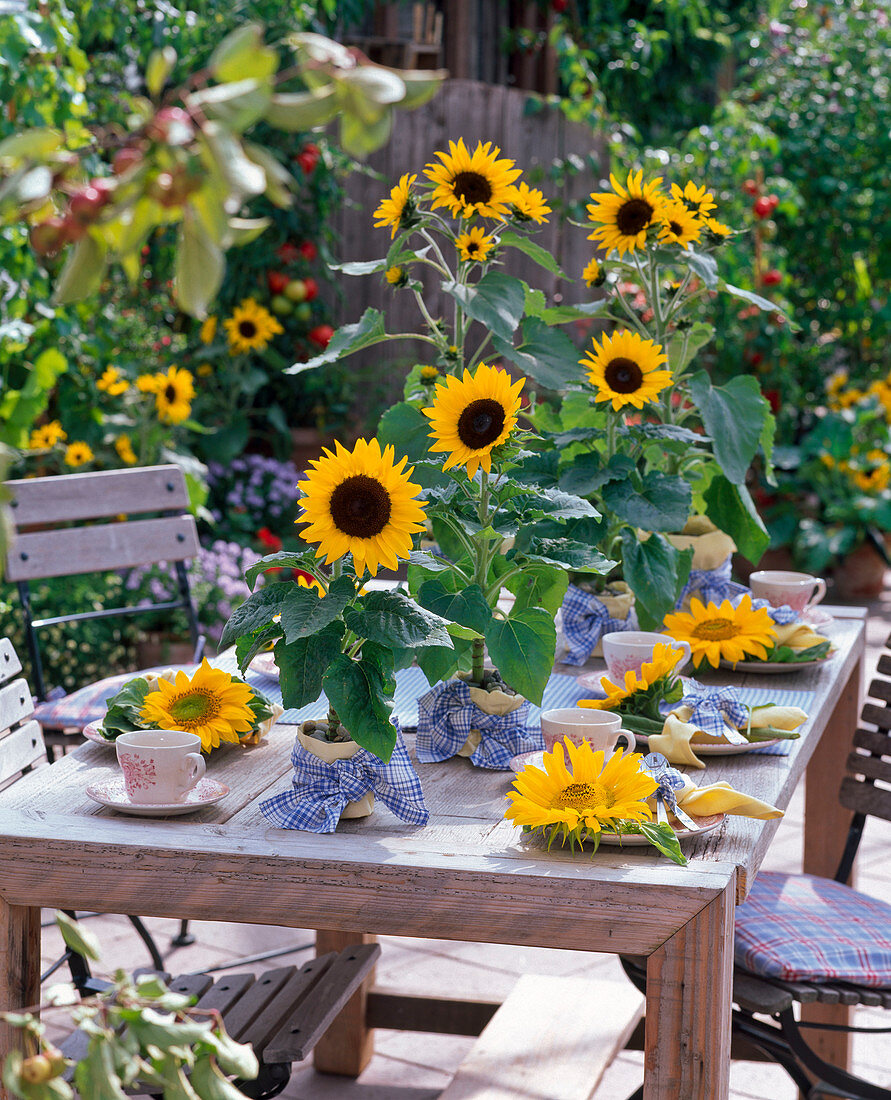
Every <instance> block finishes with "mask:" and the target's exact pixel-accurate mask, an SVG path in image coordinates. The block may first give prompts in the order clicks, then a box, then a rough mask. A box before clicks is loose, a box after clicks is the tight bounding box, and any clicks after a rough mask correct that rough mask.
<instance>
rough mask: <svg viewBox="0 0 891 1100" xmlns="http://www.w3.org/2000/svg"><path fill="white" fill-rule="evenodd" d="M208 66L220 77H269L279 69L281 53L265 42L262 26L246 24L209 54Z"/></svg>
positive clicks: (258, 78) (225, 80)
mask: <svg viewBox="0 0 891 1100" xmlns="http://www.w3.org/2000/svg"><path fill="white" fill-rule="evenodd" d="M208 68H209V69H210V71H211V72H212V73H213V75H214V76H215V77H216V79H217V80H220V81H223V82H226V83H227V82H229V81H233V80H244V79H247V78H253V79H254V80H267V79H268V78H269V77H271V76H272V75H273V73H274V72H275V71H276V69H278V54H277V53H276V52H275V50H272V49H270V48H269V47H268V46H266V45H265V44H264V42H263V26H262V24H260V23H246V24H245V25H244V26H242V27H238V28H237V29H236V30H234V31H232V33H231V34H227V35H226V37H225V38H224V39H223V41H222V42H220V44H219V45H218V46H217V48H216V49H215V50H214V51H213V53H212V54H211V55H210V61H209V62H208Z"/></svg>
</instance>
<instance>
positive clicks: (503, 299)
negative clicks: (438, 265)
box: [442, 271, 526, 343]
mask: <svg viewBox="0 0 891 1100" xmlns="http://www.w3.org/2000/svg"><path fill="white" fill-rule="evenodd" d="M442 289H443V290H444V291H445V293H446V294H449V295H451V297H452V298H454V299H455V301H457V302H458V304H459V305H460V306H461V307H462V308H463V310H464V312H465V313H466V314H467V316H468V317H472V318H473V320H474V321H479V322H480V324H481V325H484V326H485V327H486V328H487V329H488V330H489V331H490V332H491V333H492V335H493V336H496V337H497V338H498V339H500V340H504V341H506V342H507V343H511V338H512V337H513V334H514V332H515V331H516V329H517V326H518V325H519V323H520V320H521V318H522V316H523V308H524V305H525V301H526V292H525V288H524V285H523V283H522V281H521V280H520V279H514V278H513V277H512V276H510V275H505V274H504V273H503V272H501V271H490V272H489V273H488V274H486V275H484V276H483V277H482V279H480V281H479V282H478V283H474V284H473V285H472V286H467V285H465V284H464V283H456V282H444V283H443V284H442Z"/></svg>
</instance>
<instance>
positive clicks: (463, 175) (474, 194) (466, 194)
mask: <svg viewBox="0 0 891 1100" xmlns="http://www.w3.org/2000/svg"><path fill="white" fill-rule="evenodd" d="M452 191H454V193H455V196H456V198H459V199H460V200H461V202H463V203H465V204H466V205H467V206H472V205H473V204H474V203H476V202H488V201H489V199H491V198H492V185H491V184H490V183H489V181H488V180H487V179H486V177H485V176H481V175H480V174H479V172H459V173H458V175H457V176H455V178H454V180H453V181H452Z"/></svg>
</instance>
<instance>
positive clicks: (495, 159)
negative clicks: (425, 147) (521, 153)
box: [424, 138, 520, 218]
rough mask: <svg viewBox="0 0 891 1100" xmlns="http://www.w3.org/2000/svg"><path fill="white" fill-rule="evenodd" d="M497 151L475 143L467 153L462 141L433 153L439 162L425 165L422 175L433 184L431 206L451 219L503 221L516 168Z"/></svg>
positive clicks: (497, 149)
mask: <svg viewBox="0 0 891 1100" xmlns="http://www.w3.org/2000/svg"><path fill="white" fill-rule="evenodd" d="M500 153H501V150H500V149H499V148H498V147H497V146H495V147H493V146H492V143H491V142H490V141H487V142H486V144H485V145H483V143H482V142H481V141H480V142H477V146H476V148H475V149H474V151H473V152H472V153H471V152H470V151H469V150H468V148H467V146H466V145H465V144H464V139H463V138H458V141H457V142H454V141H450V142H449V151H448V152H447V153H443V152H437V153H436V154H435V155H436V156H437V157H439V159H440V162H441V163H439V164H437V163H436V162H434V163H432V164H428V165H427V167H426V168H425V169H424V175H425V176H426V177H427V178H428V179H429V180H430V182H431V183H432V184H433V193H432V195H431V205H432V206H433V208H434V209H436V208H437V207H441V206H444V207H445V208H446V209H447V210H448V211H449V213H450V214H451V215H452V216H453V217H455V218H459V217H463V218H470V217H473V215H474V214H479V215H480V216H481V217H483V218H504V217H506V216H507V215H508V212H509V205H510V203H511V198H512V195H513V191H514V188H513V183H514V181H515V180H516V179H517V177H518V176H519V175H520V169H519V168H517V167H515V165H514V162H513V161H512V160H509V159H508V158H507V157H501V156H500Z"/></svg>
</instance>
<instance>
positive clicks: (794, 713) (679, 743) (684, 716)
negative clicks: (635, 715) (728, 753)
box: [649, 706, 807, 768]
mask: <svg viewBox="0 0 891 1100" xmlns="http://www.w3.org/2000/svg"><path fill="white" fill-rule="evenodd" d="M692 714H693V711H692V710H691V709H690V708H689V707H676V708H675V709H674V710H673V711H672V712H671V714H669V715H668V717H667V718H666V719H665V725H664V726H663V727H662V732H661V733H654V734H650V739H649V749H650V752H661V753H662V755H663V756H664V757H665V759H666V760H667V761H668V762H669V764H687V765H688V766H689V767H691V768H704V767H705V764H703V762H702V761H701V760H700V759H699V757H698V756H697V755H696V753H695V751H694V745H693V744H691V742H692V741H693V739H694V738H696V740H697V741H698V742H699V744H702V745H717V744H721V742H720V741H716V740H715V738H714V737H709V736H708V734H706V733H704V732H703V731H702V730H701V729H699V728H698V727H697V726H696V724H695V723H693V722H691V721H690V717H691V715H692ZM725 721H726V720H725ZM806 721H807V714H806V713H805V712H804V711H803V710H802V709H801V707H778V706H765V707H755V708H753V710H752V728H753V729H764V728H766V727H767V726H772V727H773V728H774V729H778V730H794V729H798V727H799V726H800V725H802V724H803V723H804V722H806ZM743 728H745V727H743Z"/></svg>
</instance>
